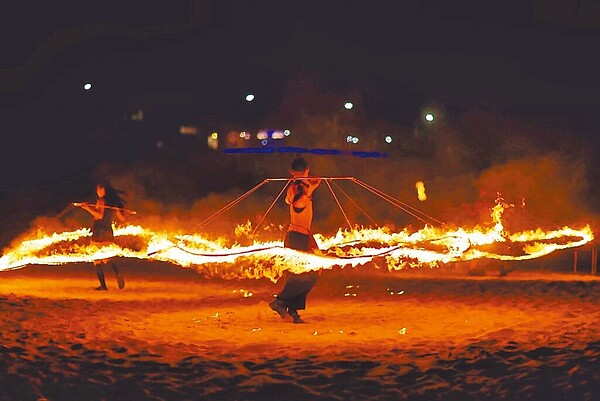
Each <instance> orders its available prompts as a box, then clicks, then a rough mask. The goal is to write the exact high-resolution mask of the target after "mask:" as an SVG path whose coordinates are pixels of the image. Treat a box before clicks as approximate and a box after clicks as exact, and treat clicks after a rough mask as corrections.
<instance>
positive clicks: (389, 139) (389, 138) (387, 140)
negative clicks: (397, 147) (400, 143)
mask: <svg viewBox="0 0 600 401" xmlns="http://www.w3.org/2000/svg"><path fill="white" fill-rule="evenodd" d="M385 141H386V142H387V143H392V137H391V136H389V135H388V136H386V137H385Z"/></svg>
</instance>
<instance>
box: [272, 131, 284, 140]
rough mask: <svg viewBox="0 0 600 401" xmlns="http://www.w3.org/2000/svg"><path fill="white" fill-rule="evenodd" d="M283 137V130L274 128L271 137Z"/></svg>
mask: <svg viewBox="0 0 600 401" xmlns="http://www.w3.org/2000/svg"><path fill="white" fill-rule="evenodd" d="M283 137H284V135H283V131H279V130H274V131H273V132H272V133H271V138H273V139H282V138H283Z"/></svg>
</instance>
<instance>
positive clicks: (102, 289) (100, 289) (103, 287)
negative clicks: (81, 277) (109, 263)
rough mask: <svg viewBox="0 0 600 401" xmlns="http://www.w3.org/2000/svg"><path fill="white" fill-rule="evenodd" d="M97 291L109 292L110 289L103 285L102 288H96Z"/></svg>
mask: <svg viewBox="0 0 600 401" xmlns="http://www.w3.org/2000/svg"><path fill="white" fill-rule="evenodd" d="M95 289H96V291H107V290H108V288H106V286H104V285H101V286H100V287H96V288H95Z"/></svg>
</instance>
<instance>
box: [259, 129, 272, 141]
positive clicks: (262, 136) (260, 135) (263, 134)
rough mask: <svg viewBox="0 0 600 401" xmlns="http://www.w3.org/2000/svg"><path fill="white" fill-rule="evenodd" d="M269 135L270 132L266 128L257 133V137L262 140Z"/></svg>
mask: <svg viewBox="0 0 600 401" xmlns="http://www.w3.org/2000/svg"><path fill="white" fill-rule="evenodd" d="M268 137H269V133H268V132H267V131H265V130H262V131H258V132H257V133H256V139H258V140H260V141H261V140H263V139H267V138H268Z"/></svg>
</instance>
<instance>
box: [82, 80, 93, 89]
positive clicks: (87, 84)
mask: <svg viewBox="0 0 600 401" xmlns="http://www.w3.org/2000/svg"><path fill="white" fill-rule="evenodd" d="M83 89H85V90H86V91H89V90H90V89H92V84H91V83H89V82H86V83H85V84H83Z"/></svg>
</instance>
